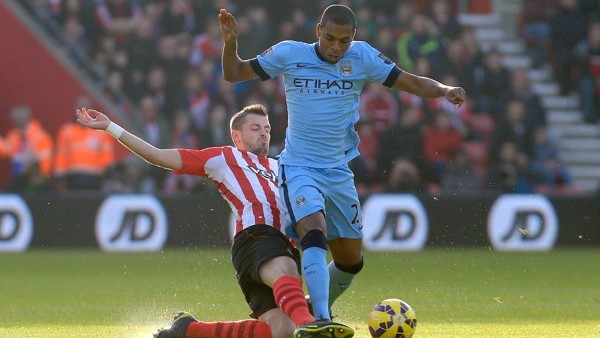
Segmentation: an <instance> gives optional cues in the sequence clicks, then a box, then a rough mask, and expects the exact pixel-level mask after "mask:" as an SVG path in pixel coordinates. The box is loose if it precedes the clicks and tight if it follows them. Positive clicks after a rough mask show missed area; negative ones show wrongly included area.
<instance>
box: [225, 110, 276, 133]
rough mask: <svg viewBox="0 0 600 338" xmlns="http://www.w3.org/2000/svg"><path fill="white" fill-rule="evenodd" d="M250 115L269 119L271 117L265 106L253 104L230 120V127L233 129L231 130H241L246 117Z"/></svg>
mask: <svg viewBox="0 0 600 338" xmlns="http://www.w3.org/2000/svg"><path fill="white" fill-rule="evenodd" d="M248 114H254V115H259V116H266V117H267V118H268V117H269V114H268V113H267V108H265V106H263V105H262V104H258V103H256V104H251V105H249V106H246V107H244V108H242V110H240V111H239V112H237V113H235V115H233V116H232V117H231V120H229V127H230V128H231V130H240V127H241V126H242V124H244V120H245V119H246V116H248Z"/></svg>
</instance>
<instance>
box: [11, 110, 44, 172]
mask: <svg viewBox="0 0 600 338" xmlns="http://www.w3.org/2000/svg"><path fill="white" fill-rule="evenodd" d="M10 117H11V119H12V122H13V124H14V126H15V127H14V128H13V129H11V130H10V131H9V132H8V134H7V135H6V137H5V138H4V139H3V140H2V139H0V157H3V158H9V159H10V166H11V180H17V179H19V177H20V176H22V175H28V174H31V171H29V170H28V169H36V170H39V173H40V174H41V175H42V176H44V177H50V174H51V173H52V152H53V150H54V142H53V141H52V137H51V136H50V135H49V134H48V133H47V132H46V131H45V130H44V128H43V127H42V124H41V123H40V121H38V120H37V119H35V118H33V117H32V112H31V108H29V107H28V106H24V105H21V106H15V107H13V108H12V110H11V112H10ZM33 166H37V168H34V167H33Z"/></svg>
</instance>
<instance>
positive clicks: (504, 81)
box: [475, 49, 510, 121]
mask: <svg viewBox="0 0 600 338" xmlns="http://www.w3.org/2000/svg"><path fill="white" fill-rule="evenodd" d="M509 86H510V72H509V71H508V69H507V68H506V67H505V66H504V65H503V64H502V54H501V53H500V51H498V50H497V49H492V50H491V51H489V52H488V53H487V54H486V55H485V62H484V64H483V65H482V66H480V67H478V68H477V69H476V70H475V87H476V91H477V96H476V102H475V109H476V110H478V111H483V112H489V113H490V114H492V115H493V116H495V117H496V121H499V117H500V115H501V114H502V108H503V105H502V102H501V100H500V98H501V97H503V96H504V95H507V90H508V88H509Z"/></svg>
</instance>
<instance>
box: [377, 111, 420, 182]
mask: <svg viewBox="0 0 600 338" xmlns="http://www.w3.org/2000/svg"><path fill="white" fill-rule="evenodd" d="M421 121H422V117H421V111H420V110H419V109H418V108H416V107H408V108H407V109H406V110H405V111H404V112H403V113H402V114H401V115H400V118H399V120H398V122H397V123H396V124H394V125H392V126H391V127H390V128H388V129H387V130H386V131H385V132H384V133H383V134H382V135H381V137H380V138H379V143H378V147H377V168H378V171H379V172H380V173H381V174H382V175H383V179H384V180H387V178H388V176H389V175H390V174H391V171H392V168H393V166H394V163H395V162H397V161H398V160H399V159H405V160H407V161H408V162H409V163H413V164H418V163H421V160H422V156H421V153H422V149H423V146H422V145H423V136H422V133H421Z"/></svg>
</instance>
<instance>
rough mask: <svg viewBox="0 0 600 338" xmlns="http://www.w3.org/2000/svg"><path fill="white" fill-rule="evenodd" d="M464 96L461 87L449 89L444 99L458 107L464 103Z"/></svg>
mask: <svg viewBox="0 0 600 338" xmlns="http://www.w3.org/2000/svg"><path fill="white" fill-rule="evenodd" d="M466 95H467V94H466V93H465V90H464V89H462V88H461V87H450V89H449V90H448V91H447V92H446V99H447V100H448V101H450V102H452V103H454V104H455V105H456V106H457V107H460V106H462V104H463V103H464V102H465V97H466Z"/></svg>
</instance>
